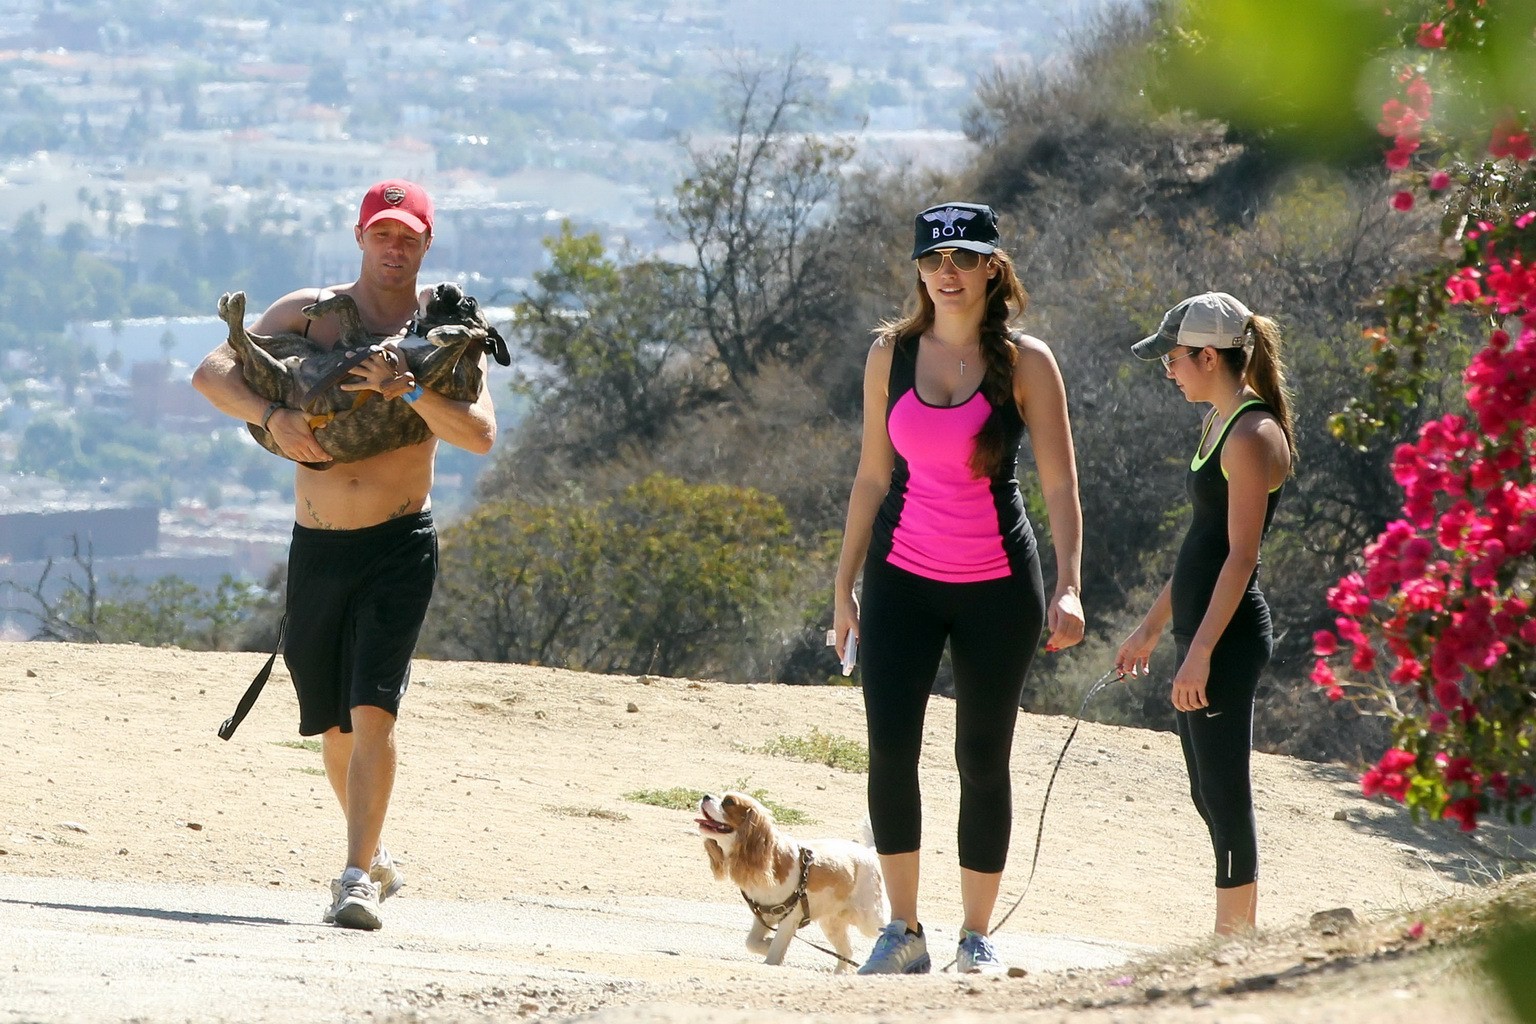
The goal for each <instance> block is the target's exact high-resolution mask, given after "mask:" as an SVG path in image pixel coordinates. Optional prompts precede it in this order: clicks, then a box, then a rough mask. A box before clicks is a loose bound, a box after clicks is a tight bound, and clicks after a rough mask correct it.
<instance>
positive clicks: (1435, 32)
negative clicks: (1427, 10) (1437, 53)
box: [1418, 22, 1445, 50]
mask: <svg viewBox="0 0 1536 1024" xmlns="http://www.w3.org/2000/svg"><path fill="white" fill-rule="evenodd" d="M1418 43H1419V45H1420V46H1422V47H1424V48H1425V49H1426V50H1438V49H1441V48H1442V47H1444V46H1445V26H1444V25H1441V24H1439V23H1433V24H1432V23H1429V22H1426V23H1424V24H1423V25H1420V26H1419V38H1418Z"/></svg>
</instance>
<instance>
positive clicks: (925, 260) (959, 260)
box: [917, 249, 985, 274]
mask: <svg viewBox="0 0 1536 1024" xmlns="http://www.w3.org/2000/svg"><path fill="white" fill-rule="evenodd" d="M984 258H985V257H983V256H982V254H981V253H979V252H972V251H971V250H970V249H934V250H933V251H932V252H925V253H923V254H922V255H921V256H919V257H918V258H917V269H918V270H920V271H922V272H923V273H925V274H937V273H938V272H939V268H940V267H942V266H943V265H944V261H945V260H946V259H947V260H949V265H950V266H952V267H954V268H955V269H956V270H958V271H960V272H961V273H962V274H963V273H965V272H967V271H971V270H975V269H976V268H977V267H979V266H981V261H982V260H983V259H984Z"/></svg>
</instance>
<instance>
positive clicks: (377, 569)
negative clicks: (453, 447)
mask: <svg viewBox="0 0 1536 1024" xmlns="http://www.w3.org/2000/svg"><path fill="white" fill-rule="evenodd" d="M436 578H437V530H436V529H435V528H434V526H433V524H432V513H431V512H430V511H427V510H424V511H422V512H418V513H416V514H415V515H409V516H402V517H400V518H398V519H390V520H387V521H385V522H382V523H379V524H378V525H376V526H366V527H363V528H362V529H360V530H314V529H310V528H309V527H306V526H300V525H298V524H294V527H293V544H292V546H291V547H290V548H289V549H288V625H287V632H286V635H285V636H284V639H283V661H284V662H285V663H286V664H287V666H288V673H289V675H291V676H292V677H293V688H294V691H295V692H296V693H297V694H298V698H299V734H300V735H301V736H314V735H317V734H319V733H322V732H325V731H326V730H328V729H331V728H333V727H336V726H340V728H341V731H342V732H351V731H352V709H353V708H355V707H357V706H359V705H366V706H368V707H376V708H383V709H384V710H385V711H388V712H389V713H390V714H392V715H394V714H399V711H400V701H401V699H402V698H403V697H404V696H405V690H406V687H407V685H409V683H410V675H411V656H412V654H414V653H415V650H416V639H417V637H418V636H419V635H420V633H421V625H422V622H423V621H424V620H425V619H426V615H427V605H428V604H429V603H430V602H431V600H432V586H433V583H434V582H435V581H436Z"/></svg>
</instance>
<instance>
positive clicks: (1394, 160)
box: [1387, 136, 1419, 171]
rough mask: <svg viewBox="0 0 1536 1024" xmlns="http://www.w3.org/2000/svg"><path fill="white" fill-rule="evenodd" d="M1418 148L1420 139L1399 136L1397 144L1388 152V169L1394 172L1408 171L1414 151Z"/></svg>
mask: <svg viewBox="0 0 1536 1024" xmlns="http://www.w3.org/2000/svg"><path fill="white" fill-rule="evenodd" d="M1418 148H1419V140H1418V139H1410V138H1408V137H1407V136H1399V137H1398V139H1397V143H1396V144H1395V145H1394V146H1393V147H1392V148H1391V149H1390V150H1388V151H1387V167H1388V168H1389V169H1391V170H1394V171H1402V170H1406V169H1407V168H1408V165H1409V164H1410V163H1411V162H1412V161H1413V154H1414V151H1415V150H1417V149H1418Z"/></svg>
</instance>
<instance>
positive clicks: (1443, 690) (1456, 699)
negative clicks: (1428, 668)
mask: <svg viewBox="0 0 1536 1024" xmlns="http://www.w3.org/2000/svg"><path fill="white" fill-rule="evenodd" d="M1435 700H1437V701H1439V702H1440V704H1441V706H1443V707H1446V708H1449V709H1451V710H1452V711H1454V710H1456V709H1457V708H1459V707H1461V687H1459V686H1457V685H1456V684H1455V682H1453V681H1452V680H1449V679H1442V680H1440V681H1439V682H1437V683H1436V684H1435Z"/></svg>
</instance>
